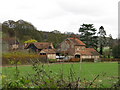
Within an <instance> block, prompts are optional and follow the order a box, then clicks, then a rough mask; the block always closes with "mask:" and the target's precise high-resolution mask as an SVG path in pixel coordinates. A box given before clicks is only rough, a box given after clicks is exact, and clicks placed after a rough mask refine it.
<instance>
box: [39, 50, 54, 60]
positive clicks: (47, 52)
mask: <svg viewBox="0 0 120 90" xmlns="http://www.w3.org/2000/svg"><path fill="white" fill-rule="evenodd" d="M40 55H46V56H47V59H56V50H55V49H43V50H41V51H40Z"/></svg>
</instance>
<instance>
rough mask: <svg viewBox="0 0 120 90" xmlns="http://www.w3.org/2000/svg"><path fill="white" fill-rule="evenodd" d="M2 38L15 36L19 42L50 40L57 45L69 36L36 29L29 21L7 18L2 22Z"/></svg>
mask: <svg viewBox="0 0 120 90" xmlns="http://www.w3.org/2000/svg"><path fill="white" fill-rule="evenodd" d="M2 36H3V37H2V38H12V37H16V38H17V40H18V41H19V42H20V43H22V44H23V43H24V41H26V40H30V39H35V40H37V41H38V42H52V43H53V44H54V46H55V47H57V46H58V45H59V44H60V43H61V42H62V41H63V40H64V39H66V38H67V37H71V35H68V34H62V33H60V32H59V31H57V30H55V31H52V32H44V31H39V30H37V29H36V28H35V27H34V26H33V25H32V24H31V23H29V22H26V21H24V20H18V21H16V22H15V21H13V20H8V21H5V22H3V23H2Z"/></svg>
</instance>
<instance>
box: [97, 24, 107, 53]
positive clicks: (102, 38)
mask: <svg viewBox="0 0 120 90" xmlns="http://www.w3.org/2000/svg"><path fill="white" fill-rule="evenodd" d="M98 44H99V47H100V54H101V55H103V47H104V46H105V44H106V31H105V30H104V27H103V26H101V27H100V28H99V32H98Z"/></svg>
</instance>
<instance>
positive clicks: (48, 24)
mask: <svg viewBox="0 0 120 90" xmlns="http://www.w3.org/2000/svg"><path fill="white" fill-rule="evenodd" d="M118 1H119V0H1V2H0V3H1V4H0V22H1V23H3V22H4V21H7V20H14V21H17V20H19V19H23V20H25V21H28V22H31V23H32V24H33V25H34V26H35V27H36V28H37V29H38V30H42V31H53V30H59V31H61V32H74V33H79V32H78V29H79V27H80V25H82V24H83V23H85V24H94V26H95V28H96V29H97V30H99V27H100V26H103V27H104V28H105V30H106V32H107V34H108V35H109V34H112V36H113V38H117V37H118Z"/></svg>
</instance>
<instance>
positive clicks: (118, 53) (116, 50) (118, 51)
mask: <svg viewBox="0 0 120 90" xmlns="http://www.w3.org/2000/svg"><path fill="white" fill-rule="evenodd" d="M112 54H113V56H114V58H120V44H118V45H116V46H114V47H113V49H112Z"/></svg>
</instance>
